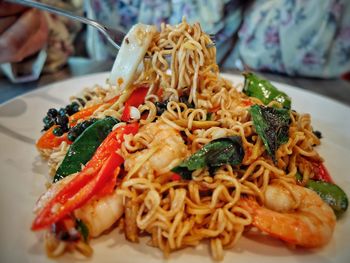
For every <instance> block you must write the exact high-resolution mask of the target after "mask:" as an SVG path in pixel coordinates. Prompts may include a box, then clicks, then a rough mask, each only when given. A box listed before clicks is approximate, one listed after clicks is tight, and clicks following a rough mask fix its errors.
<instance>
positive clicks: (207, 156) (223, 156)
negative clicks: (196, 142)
mask: <svg viewBox="0 0 350 263" xmlns="http://www.w3.org/2000/svg"><path fill="white" fill-rule="evenodd" d="M243 157H244V149H243V146H242V139H241V137H240V136H231V137H224V138H219V139H216V140H213V141H211V142H209V143H208V144H206V145H204V146H203V147H202V148H201V149H200V150H198V151H197V152H195V153H194V154H192V155H191V156H190V157H189V158H188V159H187V160H185V161H184V162H182V163H181V164H180V165H178V166H176V167H174V168H173V169H172V171H173V172H174V173H176V174H179V175H181V177H182V178H183V179H191V177H192V172H193V171H195V170H197V169H200V168H203V167H208V168H209V169H216V168H218V167H220V166H222V165H224V164H231V165H239V164H241V163H242V160H243Z"/></svg>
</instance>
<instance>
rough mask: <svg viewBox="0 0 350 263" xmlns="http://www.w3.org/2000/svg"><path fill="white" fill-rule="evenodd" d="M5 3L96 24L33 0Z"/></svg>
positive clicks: (11, 0) (17, 0)
mask: <svg viewBox="0 0 350 263" xmlns="http://www.w3.org/2000/svg"><path fill="white" fill-rule="evenodd" d="M5 1H6V2H11V3H14V4H19V5H24V6H29V7H33V8H37V9H41V10H43V11H47V12H50V13H54V14H57V15H60V16H65V17H68V18H70V19H74V20H77V21H79V22H82V23H85V24H92V23H93V24H94V22H95V21H94V20H91V19H89V18H86V17H82V16H78V15H76V14H73V13H71V12H69V11H66V10H63V9H60V8H57V7H54V6H51V5H47V4H43V3H40V2H37V1H32V0H5Z"/></svg>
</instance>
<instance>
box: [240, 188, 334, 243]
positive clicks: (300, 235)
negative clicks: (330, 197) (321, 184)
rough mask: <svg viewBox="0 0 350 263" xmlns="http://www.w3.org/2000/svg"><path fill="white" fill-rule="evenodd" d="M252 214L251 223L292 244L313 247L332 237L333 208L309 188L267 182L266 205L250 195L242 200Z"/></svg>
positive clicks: (242, 203) (244, 206)
mask: <svg viewBox="0 0 350 263" xmlns="http://www.w3.org/2000/svg"><path fill="white" fill-rule="evenodd" d="M241 206H242V207H243V208H244V209H246V210H247V211H248V212H249V213H250V214H251V216H252V220H253V221H252V225H253V226H255V227H257V228H258V229H259V230H261V231H263V232H266V233H268V234H269V235H271V236H273V237H276V238H279V239H281V240H283V241H285V242H286V243H288V244H291V245H298V246H302V247H306V248H316V247H321V246H323V245H326V244H327V243H328V242H329V240H330V239H331V237H332V234H333V231H334V227H335V222H336V217H335V214H334V212H333V210H332V209H331V208H330V207H329V206H328V205H327V204H326V203H325V202H324V201H323V200H322V199H321V198H320V197H319V196H318V195H317V194H316V193H315V192H313V191H312V190H310V189H307V188H304V187H301V186H298V185H290V189H289V190H287V189H286V188H284V187H283V186H282V185H280V184H272V185H269V186H268V187H267V189H266V191H265V206H260V205H259V204H258V203H257V202H256V201H254V200H252V199H243V200H241Z"/></svg>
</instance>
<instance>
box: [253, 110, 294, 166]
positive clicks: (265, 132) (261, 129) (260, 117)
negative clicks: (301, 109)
mask: <svg viewBox="0 0 350 263" xmlns="http://www.w3.org/2000/svg"><path fill="white" fill-rule="evenodd" d="M250 114H251V116H252V119H253V124H254V127H255V130H256V132H257V134H258V135H259V136H260V138H261V139H262V141H263V142H264V145H265V148H266V150H267V152H268V153H269V154H270V156H271V157H272V159H273V160H274V161H276V157H275V154H276V151H277V149H278V148H279V147H280V146H281V145H282V144H284V143H286V142H287V141H288V139H289V124H290V115H289V110H287V109H276V108H273V107H265V106H259V105H253V106H251V107H250Z"/></svg>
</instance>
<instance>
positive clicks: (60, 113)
mask: <svg viewBox="0 0 350 263" xmlns="http://www.w3.org/2000/svg"><path fill="white" fill-rule="evenodd" d="M66 114H67V112H66V110H65V109H64V108H60V109H59V111H58V115H60V116H65V115H66Z"/></svg>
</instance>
